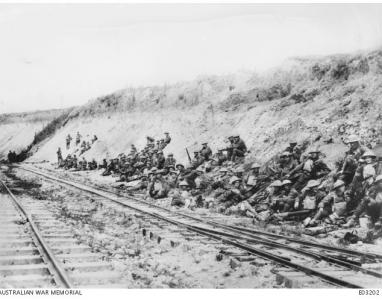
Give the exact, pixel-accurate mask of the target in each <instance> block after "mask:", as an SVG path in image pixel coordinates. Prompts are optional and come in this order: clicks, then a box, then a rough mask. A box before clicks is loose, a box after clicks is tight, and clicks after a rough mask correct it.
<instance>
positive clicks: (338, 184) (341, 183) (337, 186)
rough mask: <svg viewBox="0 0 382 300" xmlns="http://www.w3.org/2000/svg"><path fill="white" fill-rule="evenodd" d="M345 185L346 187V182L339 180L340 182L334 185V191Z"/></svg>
mask: <svg viewBox="0 0 382 300" xmlns="http://www.w3.org/2000/svg"><path fill="white" fill-rule="evenodd" d="M344 185H345V182H343V181H342V180H340V179H338V180H337V181H336V182H335V183H334V185H333V190H335V189H337V188H339V187H341V186H344Z"/></svg>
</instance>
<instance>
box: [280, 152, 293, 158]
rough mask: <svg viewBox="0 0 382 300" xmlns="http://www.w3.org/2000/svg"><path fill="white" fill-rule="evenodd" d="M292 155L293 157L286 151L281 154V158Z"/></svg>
mask: <svg viewBox="0 0 382 300" xmlns="http://www.w3.org/2000/svg"><path fill="white" fill-rule="evenodd" d="M290 155H291V154H290V152H288V151H284V152H283V153H281V155H280V157H282V156H290Z"/></svg>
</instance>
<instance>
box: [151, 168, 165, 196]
mask: <svg viewBox="0 0 382 300" xmlns="http://www.w3.org/2000/svg"><path fill="white" fill-rule="evenodd" d="M151 175H152V176H151V179H150V182H149V184H148V186H147V194H148V195H149V196H150V197H151V198H154V199H161V198H166V197H167V195H168V193H169V191H170V188H169V186H168V184H167V182H166V181H165V180H164V179H163V177H162V175H161V172H160V171H157V170H155V169H154V170H152V171H151Z"/></svg>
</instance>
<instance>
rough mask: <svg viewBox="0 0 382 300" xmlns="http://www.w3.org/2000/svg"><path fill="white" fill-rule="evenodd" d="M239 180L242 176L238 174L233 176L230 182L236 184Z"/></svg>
mask: <svg viewBox="0 0 382 300" xmlns="http://www.w3.org/2000/svg"><path fill="white" fill-rule="evenodd" d="M237 181H240V178H239V177H237V176H232V177H231V179H230V180H229V183H230V184H234V183H235V182H237Z"/></svg>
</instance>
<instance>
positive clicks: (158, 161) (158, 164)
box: [156, 150, 166, 170]
mask: <svg viewBox="0 0 382 300" xmlns="http://www.w3.org/2000/svg"><path fill="white" fill-rule="evenodd" d="M165 162H166V158H165V157H164V155H163V151H162V150H160V151H158V155H157V157H156V167H157V168H158V169H159V170H160V169H163V167H164V165H165Z"/></svg>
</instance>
